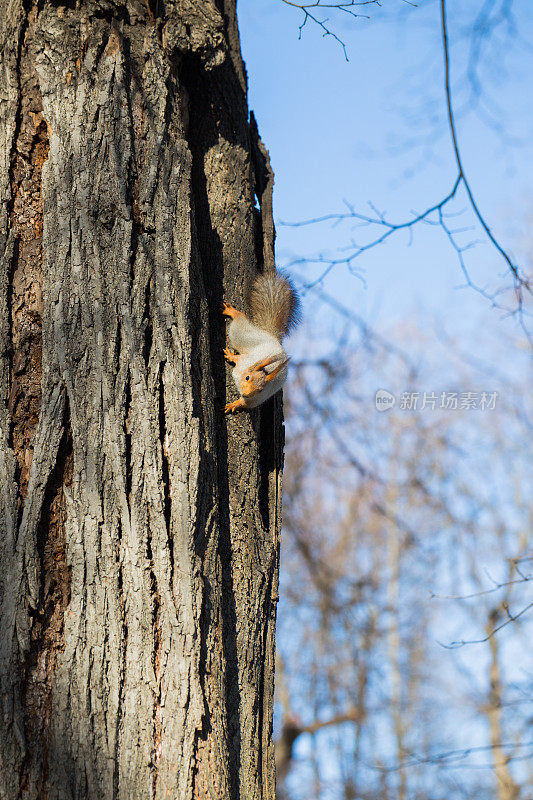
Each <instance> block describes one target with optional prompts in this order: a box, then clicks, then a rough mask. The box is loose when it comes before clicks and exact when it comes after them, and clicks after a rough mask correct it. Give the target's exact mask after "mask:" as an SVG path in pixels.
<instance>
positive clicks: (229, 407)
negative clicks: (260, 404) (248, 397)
mask: <svg viewBox="0 0 533 800" xmlns="http://www.w3.org/2000/svg"><path fill="white" fill-rule="evenodd" d="M246 407H247V406H246V403H245V402H244V400H243V398H242V397H239V399H238V400H234V401H233V403H227V404H226V405H225V406H224V413H225V414H236V413H237V411H244V409H245V408H246Z"/></svg>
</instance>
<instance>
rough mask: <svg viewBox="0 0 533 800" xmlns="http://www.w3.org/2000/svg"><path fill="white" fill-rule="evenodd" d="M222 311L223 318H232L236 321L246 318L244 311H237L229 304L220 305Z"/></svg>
mask: <svg viewBox="0 0 533 800" xmlns="http://www.w3.org/2000/svg"><path fill="white" fill-rule="evenodd" d="M220 310H221V311H222V314H223V316H225V317H231V319H235V317H244V316H245V315H244V314H243V313H242V311H237V309H236V308H234V307H233V306H231V305H230V304H229V303H224V302H222V303H221V304H220Z"/></svg>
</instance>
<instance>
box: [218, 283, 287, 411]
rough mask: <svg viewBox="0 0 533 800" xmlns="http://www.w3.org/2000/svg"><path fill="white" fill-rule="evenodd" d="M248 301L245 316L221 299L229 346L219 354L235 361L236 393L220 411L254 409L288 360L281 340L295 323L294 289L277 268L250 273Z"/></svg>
mask: <svg viewBox="0 0 533 800" xmlns="http://www.w3.org/2000/svg"><path fill="white" fill-rule="evenodd" d="M248 305H249V307H250V317H249V318H248V317H247V316H246V314H243V312H242V311H237V309H236V308H234V307H233V306H231V305H229V303H222V314H223V315H224V316H226V317H229V318H230V319H231V323H230V325H229V328H228V338H229V342H230V344H231V346H232V348H233V349H231V350H230V349H229V348H228V347H226V348H225V349H224V358H225V359H226V361H228V362H229V363H230V364H234V365H235V366H234V369H233V372H232V374H233V380H234V381H235V385H236V387H237V389H238V391H239V394H240V397H239V399H238V400H235V401H234V402H233V403H228V404H227V405H226V406H225V408H224V411H225V413H226V414H235V413H236V412H238V411H245V410H246V409H248V408H255V407H256V406H259V405H261V403H264V402H265V400H268V398H269V397H272V395H274V394H276V392H278V391H279V390H280V389H281V387H282V386H283V384H284V383H285V381H286V380H287V364H288V362H289V357H288V356H287V353H286V352H285V350H284V349H283V347H282V345H281V340H282V339H283V337H284V336H286V335H287V334H288V333H289V331H291V330H292V329H293V328H294V327H295V325H297V323H298V322H299V308H300V301H299V299H298V294H297V293H296V290H295V289H294V287H293V285H292V283H291V282H290V281H289V279H288V278H286V277H285V276H284V275H280V273H279V272H273V273H267V274H263V275H258V276H257V277H256V278H255V280H254V282H253V284H252V290H251V292H250V297H249V303H248Z"/></svg>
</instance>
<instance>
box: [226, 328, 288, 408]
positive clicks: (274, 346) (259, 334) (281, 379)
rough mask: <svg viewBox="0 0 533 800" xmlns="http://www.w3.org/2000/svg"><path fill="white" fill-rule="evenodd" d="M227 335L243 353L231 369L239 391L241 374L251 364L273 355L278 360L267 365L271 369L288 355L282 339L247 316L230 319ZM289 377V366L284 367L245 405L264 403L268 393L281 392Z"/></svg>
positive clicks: (270, 370) (269, 394)
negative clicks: (258, 325)
mask: <svg viewBox="0 0 533 800" xmlns="http://www.w3.org/2000/svg"><path fill="white" fill-rule="evenodd" d="M228 338H229V341H230V344H231V346H232V347H233V348H234V349H235V350H237V352H238V353H239V355H240V358H239V360H238V363H237V365H236V366H235V367H234V369H233V371H232V375H233V380H234V381H235V385H236V387H237V390H238V392H239V393H240V392H241V379H242V376H243V374H244V373H245V372H247V371H248V370H249V369H250V367H251V366H252V364H255V363H256V362H257V361H262V360H263V359H265V358H274V359H275V361H274V362H273V363H272V364H270V365H269V366H268V367H266V372H272V371H273V370H275V369H276V366H279V362H280V361H285V360H286V359H287V354H286V352H285V350H284V349H283V347H282V345H281V342H278V340H277V339H276V337H275V336H272V334H270V333H267V332H266V331H264V330H262V329H261V328H258V327H257V325H254V324H253V323H252V322H250V320H248V319H247V318H246V317H238V318H237V319H234V320H232V321H231V324H230V326H229V328H228ZM286 380H287V367H284V368H283V369H281V370H280V371H279V373H278V374H277V375H276V377H275V378H273V379H272V380H271V381H269V383H267V384H266V386H265V387H264V389H263V390H262V391H261V392H259V393H258V394H256V395H255V396H254V397H250V398H248V399H247V401H246V405H247V406H248V407H249V408H255V406H258V405H261V403H264V402H265V400H268V398H269V397H272V395H274V394H276V392H279V390H280V389H281V387H282V386H283V384H284V383H285V381H286Z"/></svg>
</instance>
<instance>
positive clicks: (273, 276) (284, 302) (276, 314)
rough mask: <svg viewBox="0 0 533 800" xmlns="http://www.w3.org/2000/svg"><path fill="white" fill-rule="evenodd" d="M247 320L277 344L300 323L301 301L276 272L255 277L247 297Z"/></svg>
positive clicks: (287, 280)
mask: <svg viewBox="0 0 533 800" xmlns="http://www.w3.org/2000/svg"><path fill="white" fill-rule="evenodd" d="M249 305H250V316H251V318H252V321H253V322H254V324H255V325H257V327H258V328H262V329H263V330H265V331H268V333H271V334H272V335H273V336H275V337H276V339H278V340H279V341H281V340H282V338H283V337H284V336H286V335H287V334H288V333H289V331H291V330H292V329H293V328H294V327H295V326H296V325H297V324H298V322H299V321H300V301H299V299H298V294H297V293H296V290H295V288H294V286H293V285H292V283H291V282H290V280H289V279H288V278H287V277H286V276H285V275H281V274H280V273H279V272H274V273H266V274H264V275H258V276H257V278H256V279H255V280H254V282H253V284H252V289H251V291H250V297H249Z"/></svg>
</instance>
